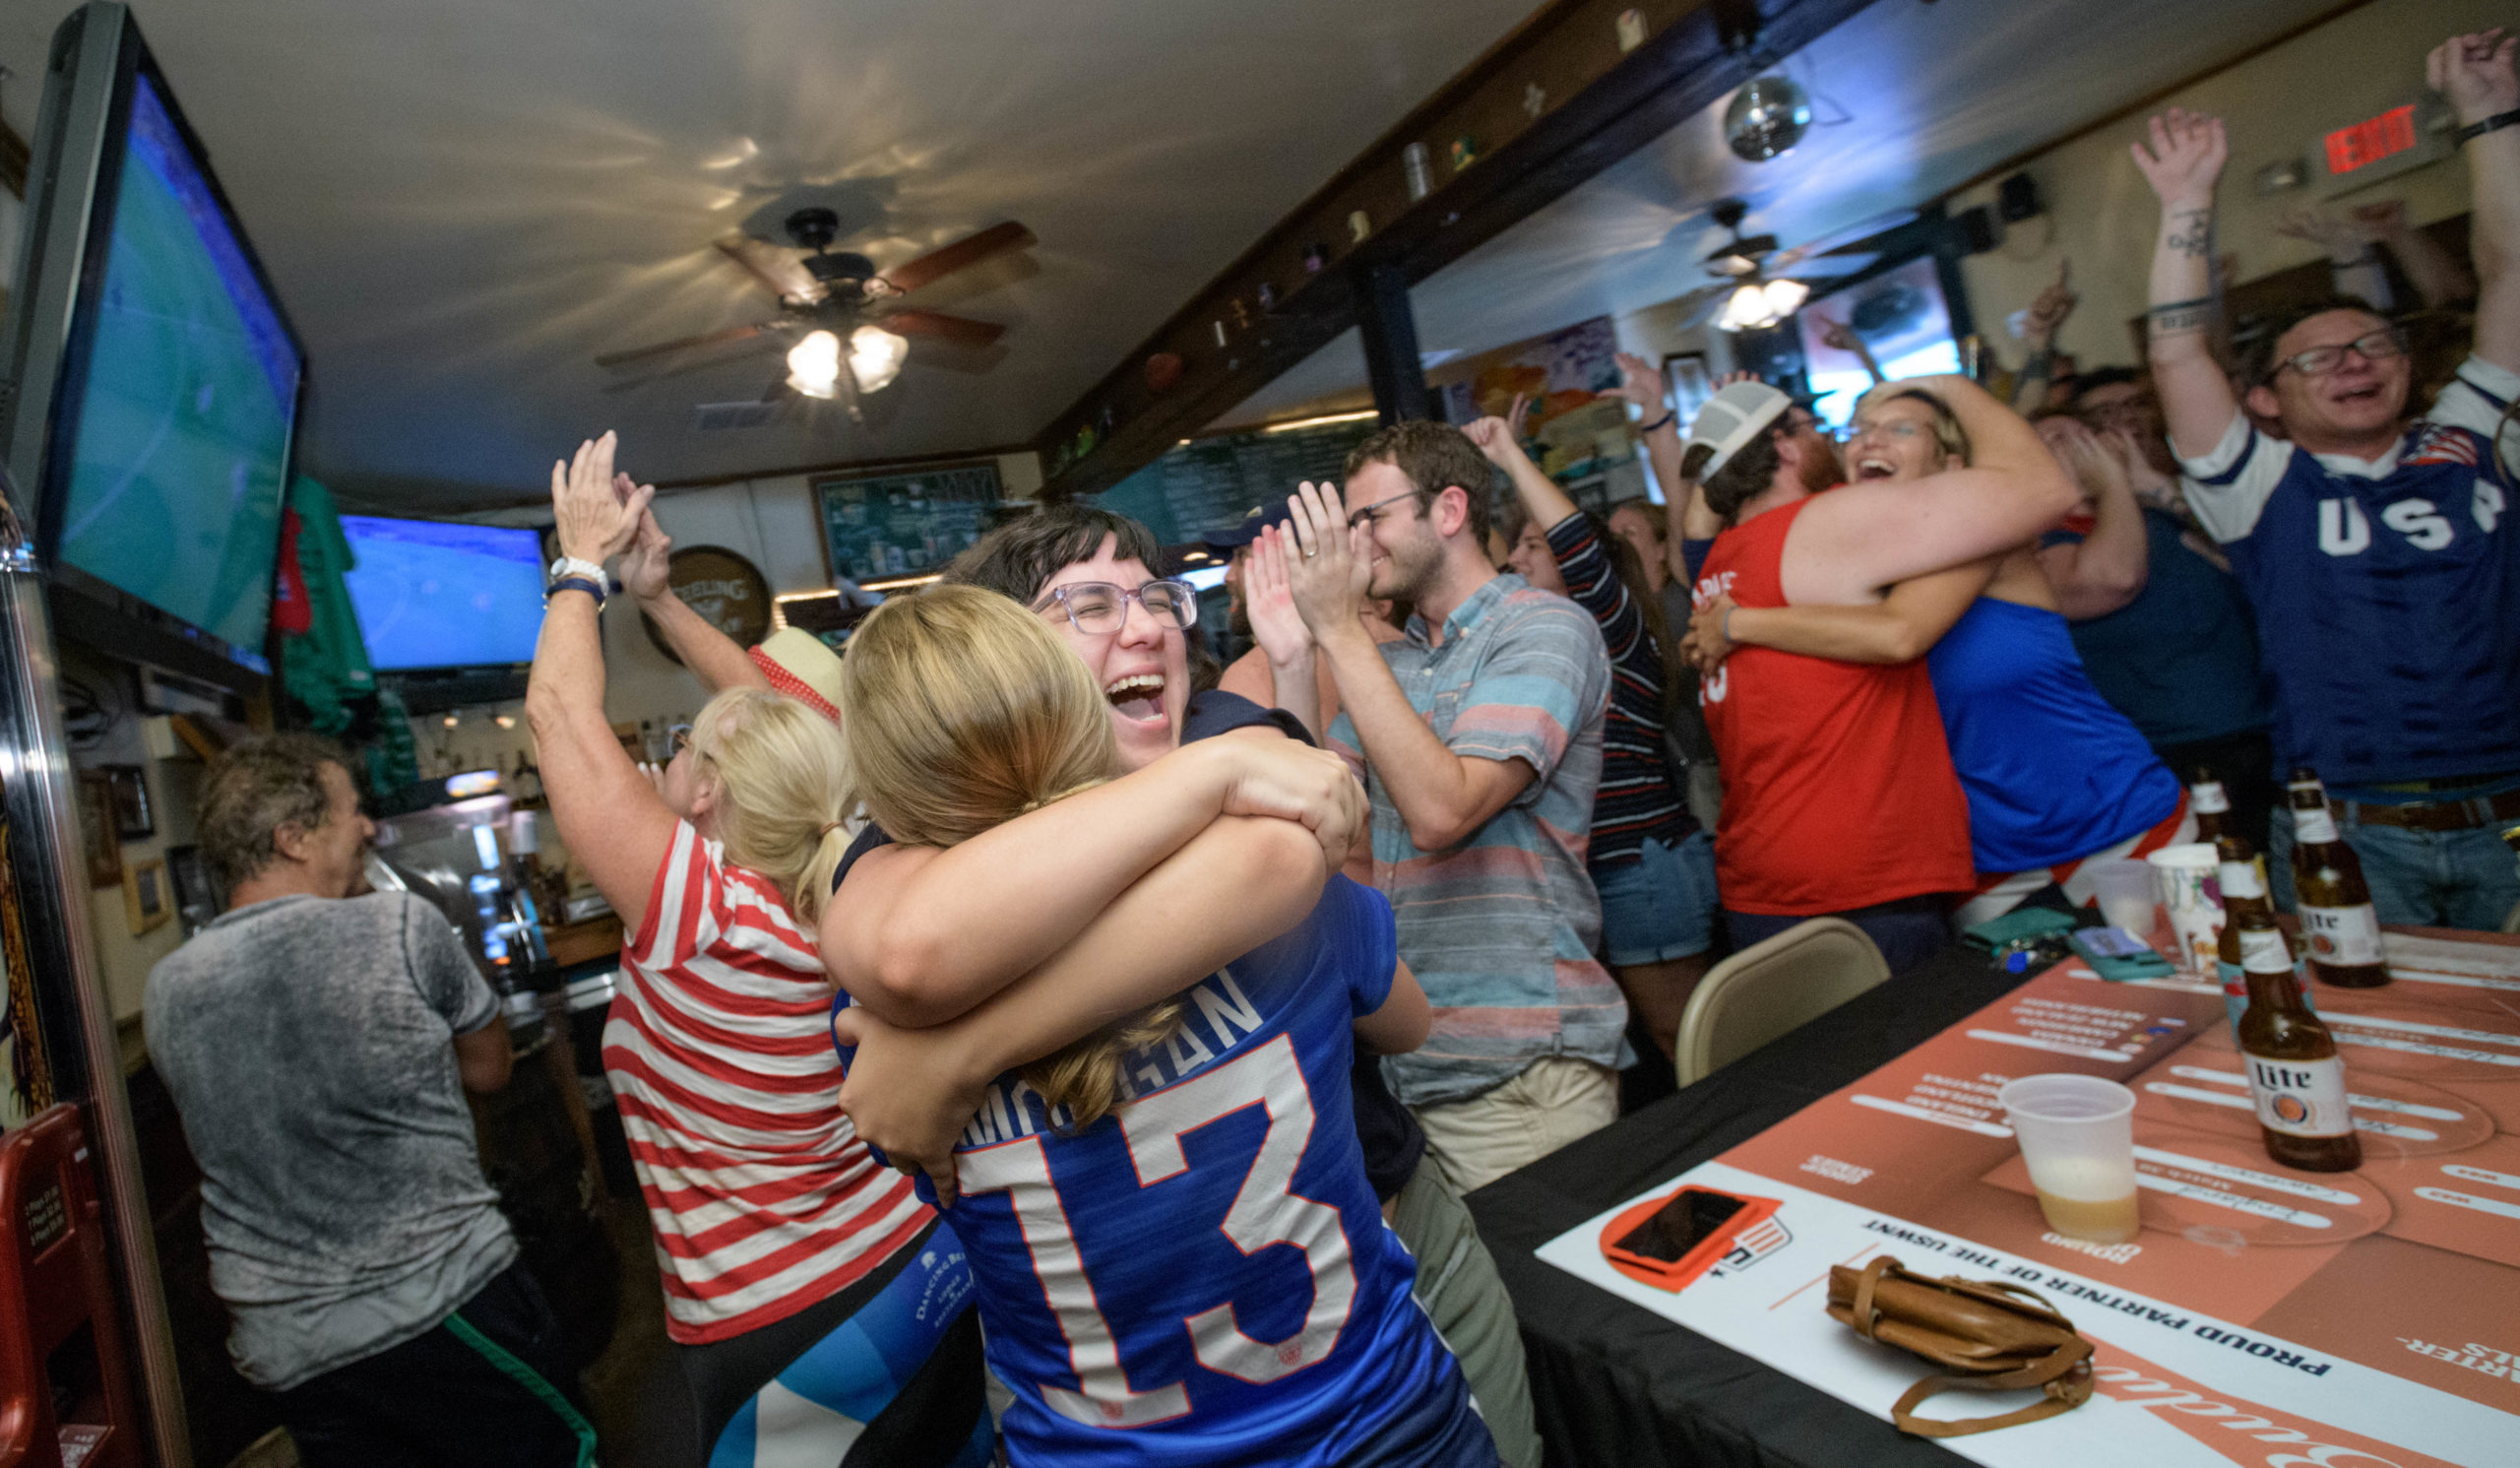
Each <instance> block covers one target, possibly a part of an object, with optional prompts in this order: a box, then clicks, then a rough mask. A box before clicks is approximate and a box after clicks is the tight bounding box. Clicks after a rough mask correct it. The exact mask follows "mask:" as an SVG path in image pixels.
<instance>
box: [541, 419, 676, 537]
mask: <svg viewBox="0 0 2520 1468" xmlns="http://www.w3.org/2000/svg"><path fill="white" fill-rule="evenodd" d="M618 444H619V439H618V437H617V436H616V435H615V434H613V433H612V432H611V431H609V430H606V432H605V433H604V435H603V436H602V437H601V438H596V439H590V440H588V441H587V442H585V443H581V444H579V445H578V451H577V453H576V454H575V455H574V456H572V457H571V458H569V459H568V460H566V461H561V460H554V461H553V462H552V465H551V519H552V529H553V532H554V534H555V536H556V538H557V539H558V541H559V542H560V553H561V554H562V555H565V556H569V557H571V558H573V559H577V560H584V561H593V562H595V563H596V564H598V565H601V564H603V563H604V562H606V561H609V560H611V559H612V558H613V557H614V556H616V555H619V554H620V553H621V552H622V551H624V550H626V549H628V548H629V546H630V543H631V542H632V541H633V540H635V539H636V538H637V537H638V535H639V527H640V523H641V522H642V521H644V520H646V519H647V517H648V503H649V501H650V500H653V499H654V498H656V494H657V490H656V486H655V485H653V484H643V485H640V486H638V487H637V488H634V489H631V490H629V491H628V493H627V494H626V495H625V494H624V493H622V492H621V491H620V490H619V489H618V488H617V487H616V484H615V481H614V476H613V470H612V455H613V450H614V449H615V448H616V447H617V446H618ZM620 482H621V483H623V484H627V483H628V482H629V479H628V477H627V476H623V477H621V480H620Z"/></svg>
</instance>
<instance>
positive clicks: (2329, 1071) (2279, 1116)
mask: <svg viewBox="0 0 2520 1468" xmlns="http://www.w3.org/2000/svg"><path fill="white" fill-rule="evenodd" d="M2248 1085H2249V1091H2250V1092H2251V1094H2253V1095H2254V1096H2256V1098H2257V1120H2258V1124H2259V1125H2261V1126H2264V1127H2265V1128H2266V1129H2267V1130H2269V1131H2280V1132H2282V1133H2283V1134H2284V1135H2286V1136H2300V1137H2319V1136H2349V1135H2351V1134H2352V1133H2353V1131H2354V1117H2353V1116H2352V1114H2351V1113H2349V1112H2348V1111H2347V1110H2346V1104H2345V1062H2344V1061H2343V1060H2340V1059H2338V1058H2337V1057H2336V1056H2334V1055H2330V1056H2328V1057H2327V1058H2326V1059H2324V1060H2272V1059H2268V1058H2266V1057H2265V1056H2263V1055H2251V1056H2249V1057H2248Z"/></svg>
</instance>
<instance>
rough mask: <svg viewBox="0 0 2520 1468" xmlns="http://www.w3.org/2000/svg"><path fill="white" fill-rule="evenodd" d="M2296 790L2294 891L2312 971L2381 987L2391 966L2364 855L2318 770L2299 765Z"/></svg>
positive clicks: (2345, 984) (2355, 985) (2343, 984)
mask: <svg viewBox="0 0 2520 1468" xmlns="http://www.w3.org/2000/svg"><path fill="white" fill-rule="evenodd" d="M2292 793H2293V890H2294V892H2295V893H2296V894H2298V895H2299V899H2300V908H2301V937H2302V938H2303V940H2305V941H2306V942H2307V943H2308V945H2309V949H2310V972H2311V973H2312V974H2314V975H2316V976H2317V977H2318V978H2319V979H2320V980H2321V981H2323V982H2325V983H2328V984H2333V985H2335V986H2337V987H2338V988H2339V989H2377V988H2379V987H2380V986H2381V985H2384V984H2386V983H2388V982H2389V966H2388V964H2387V963H2386V962H2385V961H2384V960H2383V959H2382V957H2381V954H2380V915H2379V914H2378V913H2377V912H2376V911H2375V910H2373V908H2372V906H2371V889H2370V887H2369V886H2367V885H2365V884H2364V882H2363V880H2362V860H2361V859H2360V858H2358V857H2356V856H2355V855H2354V848H2352V847H2350V846H2347V845H2346V844H2345V841H2344V839H2343V838H2342V837H2340V836H2338V835H2337V832H2336V817H2335V816H2334V815H2333V814H2332V813H2330V812H2329V810H2328V808H2327V789H2326V787H2324V786H2322V785H2320V784H2319V777H2318V773H2317V772H2316V771H2314V770H2311V769H2309V768H2307V767H2306V766H2305V767H2303V768H2300V769H2297V770H2295V771H2294V772H2293V784H2292Z"/></svg>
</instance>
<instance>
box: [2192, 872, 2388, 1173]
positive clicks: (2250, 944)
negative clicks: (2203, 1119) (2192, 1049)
mask: <svg viewBox="0 0 2520 1468" xmlns="http://www.w3.org/2000/svg"><path fill="white" fill-rule="evenodd" d="M2224 869H2225V870H2226V871H2228V870H2230V869H2231V868H2230V866H2229V864H2228V863H2227V864H2226V865H2225V867H2224ZM2231 927H2232V930H2235V931H2236V932H2237V933H2238V935H2239V950H2240V969H2241V971H2242V973H2243V974H2245V975H2246V977H2247V983H2248V1008H2247V1009H2246V1010H2245V1011H2244V1012H2243V1013H2242V1014H2241V1015H2240V1025H2239V1040H2240V1061H2241V1063H2242V1065H2243V1066H2244V1067H2245V1068H2246V1069H2247V1071H2248V1089H2249V1095H2250V1096H2251V1097H2252V1098H2253V1099H2254V1100H2255V1101H2256V1103H2257V1125H2258V1131H2259V1132H2260V1134H2261V1136H2262V1138H2263V1139H2264V1141H2265V1143H2266V1155H2267V1156H2269V1157H2271V1158H2273V1159H2275V1160H2276V1161H2277V1162H2279V1163H2282V1164H2283V1165H2284V1166H2286V1167H2288V1168H2299V1169H2300V1170H2301V1171H2303V1172H2306V1173H2344V1172H2351V1171H2352V1170H2354V1169H2355V1168H2359V1167H2361V1166H2362V1139H2361V1138H2359V1137H2357V1136H2356V1135H2355V1134H2354V1117H2353V1114H2352V1112H2351V1111H2350V1110H2348V1107H2347V1103H2346V1096H2345V1061H2344V1060H2342V1059H2340V1058H2338V1056H2337V1053H2336V1039H2335V1037H2333V1036H2331V1035H2330V1034H2329V1033H2328V1029H2327V1026H2326V1025H2324V1024H2322V1023H2320V1022H2319V1017H2318V1016H2317V1015H2315V1014H2312V1013H2311V1012H2310V1006H2309V1005H2307V1004H2305V1003H2303V1002H2302V1000H2301V986H2300V982H2299V979H2298V978H2297V977H2296V976H2295V975H2294V973H2293V947H2292V945H2291V944H2290V943H2287V942H2286V941H2285V940H2284V934H2283V932H2282V930H2281V929H2279V928H2277V927H2276V925H2275V923H2274V919H2273V917H2272V916H2271V915H2261V913H2260V912H2259V911H2258V909H2257V908H2256V907H2251V908H2249V909H2247V910H2246V912H2245V913H2244V914H2235V915H2234V916H2233V918H2232V920H2231Z"/></svg>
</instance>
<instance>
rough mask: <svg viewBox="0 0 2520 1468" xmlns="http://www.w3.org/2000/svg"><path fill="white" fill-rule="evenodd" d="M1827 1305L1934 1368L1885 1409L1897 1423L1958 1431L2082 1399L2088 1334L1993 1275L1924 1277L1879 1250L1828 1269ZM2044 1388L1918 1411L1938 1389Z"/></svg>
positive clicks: (1859, 1330) (1917, 1430) (2067, 1407)
mask: <svg viewBox="0 0 2520 1468" xmlns="http://www.w3.org/2000/svg"><path fill="white" fill-rule="evenodd" d="M1829 1313H1830V1315H1832V1316H1833V1317H1835V1318H1836V1319H1838V1320H1839V1321H1841V1322H1842V1323H1845V1324H1848V1325H1852V1326H1854V1327H1855V1333H1856V1334H1858V1335H1859V1336H1862V1337H1863V1338H1864V1339H1865V1340H1869V1341H1880V1342H1882V1343H1883V1344H1885V1345H1892V1346H1897V1347H1899V1348H1900V1349H1901V1350H1904V1351H1913V1352H1915V1353H1916V1354H1917V1355H1919V1356H1922V1357H1923V1358H1924V1359H1925V1360H1926V1361H1928V1362H1931V1363H1932V1364H1933V1365H1934V1366H1936V1367H1938V1368H1940V1374H1937V1375H1932V1376H1927V1377H1925V1378H1924V1379H1923V1380H1922V1381H1920V1382H1918V1383H1917V1384H1916V1385H1914V1386H1911V1387H1909V1388H1908V1390H1907V1393H1906V1395H1904V1396H1902V1397H1900V1398H1899V1401H1898V1405H1896V1406H1894V1407H1892V1408H1891V1409H1890V1420H1891V1421H1892V1422H1894V1423H1896V1424H1898V1427H1899V1431H1900V1432H1903V1433H1914V1434H1916V1435H1917V1436H1920V1437H1962V1436H1968V1435H1969V1434H1971V1433H1985V1432H1991V1431H1993V1430H1994V1429H1996V1428H2009V1427H2014V1426H2017V1425H2018V1424H2021V1423H2025V1422H2038V1421H2039V1420H2041V1419H2042V1418H2047V1417H2053V1416H2055V1415H2056V1414H2057V1413H2059V1412H2070V1411H2072V1410H2073V1409H2074V1408H2076V1407H2079V1406H2081V1405H2082V1404H2083V1403H2085V1402H2087V1401H2089V1400H2091V1384H2092V1383H2091V1342H2089V1341H2087V1340H2085V1339H2083V1338H2082V1336H2081V1335H2080V1334H2079V1333H2077V1332H2076V1331H2075V1329H2074V1324H2073V1322H2072V1321H2071V1320H2068V1319H2066V1318H2065V1317H2064V1316H2062V1315H2060V1314H2058V1313H2056V1311H2055V1310H2054V1309H2053V1308H2050V1307H2049V1306H2048V1304H2047V1301H2045V1300H2042V1299H2040V1298H2039V1297H2038V1296H2037V1295H2034V1294H2032V1293H2031V1292H2030V1291H2028V1290H2025V1289H2023V1288H2021V1287H2020V1286H2019V1285H2007V1284H2000V1283H1997V1282H1996V1281H1993V1280H1974V1279H1955V1278H1943V1279H1926V1278H1924V1277H1923V1276H1922V1275H1918V1274H1911V1273H1910V1272H1909V1271H1908V1270H1907V1268H1906V1267H1905V1266H1903V1265H1901V1264H1900V1262H1899V1261H1898V1260H1897V1259H1894V1258H1891V1257H1890V1256H1889V1255H1887V1254H1884V1255H1882V1256H1881V1257H1879V1258H1877V1259H1874V1260H1873V1261H1872V1262H1871V1263H1869V1264H1867V1265H1865V1266H1864V1267H1863V1268H1861V1269H1850V1268H1848V1267H1847V1266H1846V1265H1844V1264H1838V1265H1834V1266H1832V1267H1831V1268H1830V1270H1829ZM2028 1386H2037V1387H2041V1388H2044V1389H2045V1390H2046V1391H2047V1400H2046V1401H2043V1402H2034V1403H2032V1404H2031V1405H2029V1406H2027V1407H2024V1408H2022V1409H2021V1410H2020V1411H2018V1412H2006V1413H2004V1414H2002V1415H2000V1416H1997V1417H1967V1418H1959V1419H1956V1420H1955V1419H1936V1418H1928V1417H1919V1416H1917V1408H1918V1407H1920V1406H1922V1404H1923V1403H1924V1402H1925V1400H1926V1399H1927V1398H1929V1397H1933V1396H1937V1395H1940V1394H1941V1393H1943V1392H1946V1391H2007V1390H2011V1389H2013V1388H2016V1387H2028Z"/></svg>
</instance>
